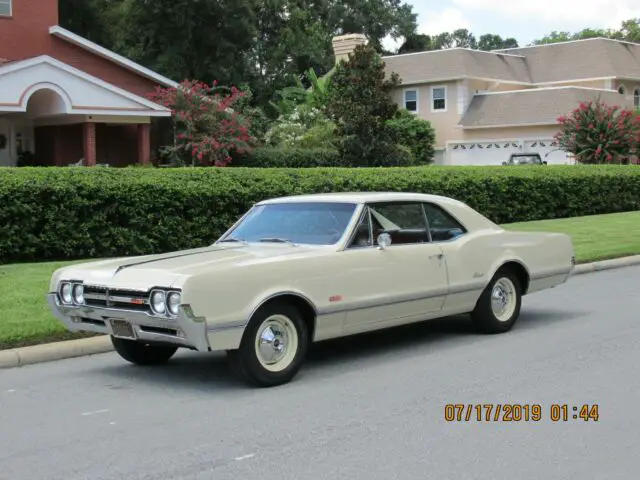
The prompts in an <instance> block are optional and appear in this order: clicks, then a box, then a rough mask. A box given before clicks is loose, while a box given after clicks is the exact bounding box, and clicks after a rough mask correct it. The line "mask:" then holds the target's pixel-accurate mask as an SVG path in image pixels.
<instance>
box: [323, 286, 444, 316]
mask: <svg viewBox="0 0 640 480" xmlns="http://www.w3.org/2000/svg"><path fill="white" fill-rule="evenodd" d="M448 293H449V289H448V288H441V289H438V290H434V291H432V292H430V293H428V294H424V293H421V294H408V295H396V296H393V297H380V298H379V299H374V300H364V301H359V302H352V303H350V304H348V305H344V306H341V305H336V306H335V307H333V306H331V307H324V308H322V309H320V310H319V311H318V312H317V314H318V316H321V315H329V314H334V313H342V312H351V311H355V310H364V309H367V308H378V307H386V306H389V305H396V304H398V303H406V302H414V301H418V300H428V299H430V298H436V297H442V296H446V295H447V294H448Z"/></svg>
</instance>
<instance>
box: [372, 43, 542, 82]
mask: <svg viewBox="0 0 640 480" xmlns="http://www.w3.org/2000/svg"><path fill="white" fill-rule="evenodd" d="M383 60H384V62H385V64H386V67H387V70H388V71H390V72H391V71H394V72H397V73H398V74H399V75H400V77H401V78H402V83H403V84H414V83H423V82H431V81H439V80H449V79H451V80H453V79H457V78H486V79H491V80H505V81H512V82H518V83H531V78H530V76H529V71H528V68H527V64H526V62H525V58H524V57H522V56H519V55H514V54H511V53H509V54H497V53H492V52H483V51H480V50H470V49H465V48H451V49H446V50H436V51H431V52H419V53H410V54H406V55H394V56H390V57H384V58H383Z"/></svg>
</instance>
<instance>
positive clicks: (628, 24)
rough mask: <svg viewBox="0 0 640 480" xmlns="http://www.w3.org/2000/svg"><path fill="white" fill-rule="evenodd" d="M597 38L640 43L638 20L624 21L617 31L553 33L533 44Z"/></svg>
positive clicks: (586, 29)
mask: <svg viewBox="0 0 640 480" xmlns="http://www.w3.org/2000/svg"><path fill="white" fill-rule="evenodd" d="M597 37H604V38H611V39H614V40H624V41H627V42H634V43H640V18H631V19H628V20H625V21H623V22H622V23H621V24H620V28H618V29H613V28H608V29H604V28H584V29H582V30H580V31H579V32H568V31H553V32H551V33H549V34H548V35H545V36H544V37H542V38H540V39H538V40H534V42H533V44H534V45H545V44H549V43H559V42H568V41H571V40H585V39H587V38H597Z"/></svg>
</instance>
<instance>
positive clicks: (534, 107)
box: [458, 87, 632, 128]
mask: <svg viewBox="0 0 640 480" xmlns="http://www.w3.org/2000/svg"><path fill="white" fill-rule="evenodd" d="M598 97H599V98H600V99H601V100H602V101H603V102H605V103H607V104H609V105H625V100H624V97H622V96H621V95H620V94H618V93H617V92H615V91H611V90H599V89H593V88H584V87H555V88H532V89H526V90H516V91H513V92H500V93H487V94H477V95H475V96H474V97H473V99H472V100H471V103H470V105H469V108H468V109H467V111H466V112H465V113H464V115H463V116H462V119H461V120H460V122H459V124H458V125H460V126H462V127H464V128H480V127H500V126H507V125H508V126H518V125H521V126H524V125H545V124H548V125H553V124H556V123H557V118H558V116H559V115H562V114H568V113H569V112H571V111H572V110H573V109H575V108H576V107H577V106H578V105H579V104H580V102H581V101H589V100H594V101H595V100H596V99H597V98H598ZM628 106H632V102H631V104H629V105H628ZM558 112H561V113H558Z"/></svg>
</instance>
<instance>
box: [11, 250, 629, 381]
mask: <svg viewBox="0 0 640 480" xmlns="http://www.w3.org/2000/svg"><path fill="white" fill-rule="evenodd" d="M633 265H640V255H633V256H630V257H621V258H614V259H612V260H602V261H599V262H592V263H583V264H579V265H576V267H575V269H574V271H573V275H582V274H585V273H593V272H599V271H602V270H610V269H614V268H622V267H630V266H633ZM111 351H113V345H112V344H111V340H110V339H109V337H108V336H106V335H100V336H97V337H90V338H82V339H80V340H66V341H64V342H55V343H46V344H43V345H33V346H30V347H21V348H14V349H10V350H0V369H3V368H14V367H22V366H25V365H32V364H35V363H44V362H52V361H55V360H63V359H66V358H74V357H83V356H86V355H97V354H100V353H107V352H111Z"/></svg>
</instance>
